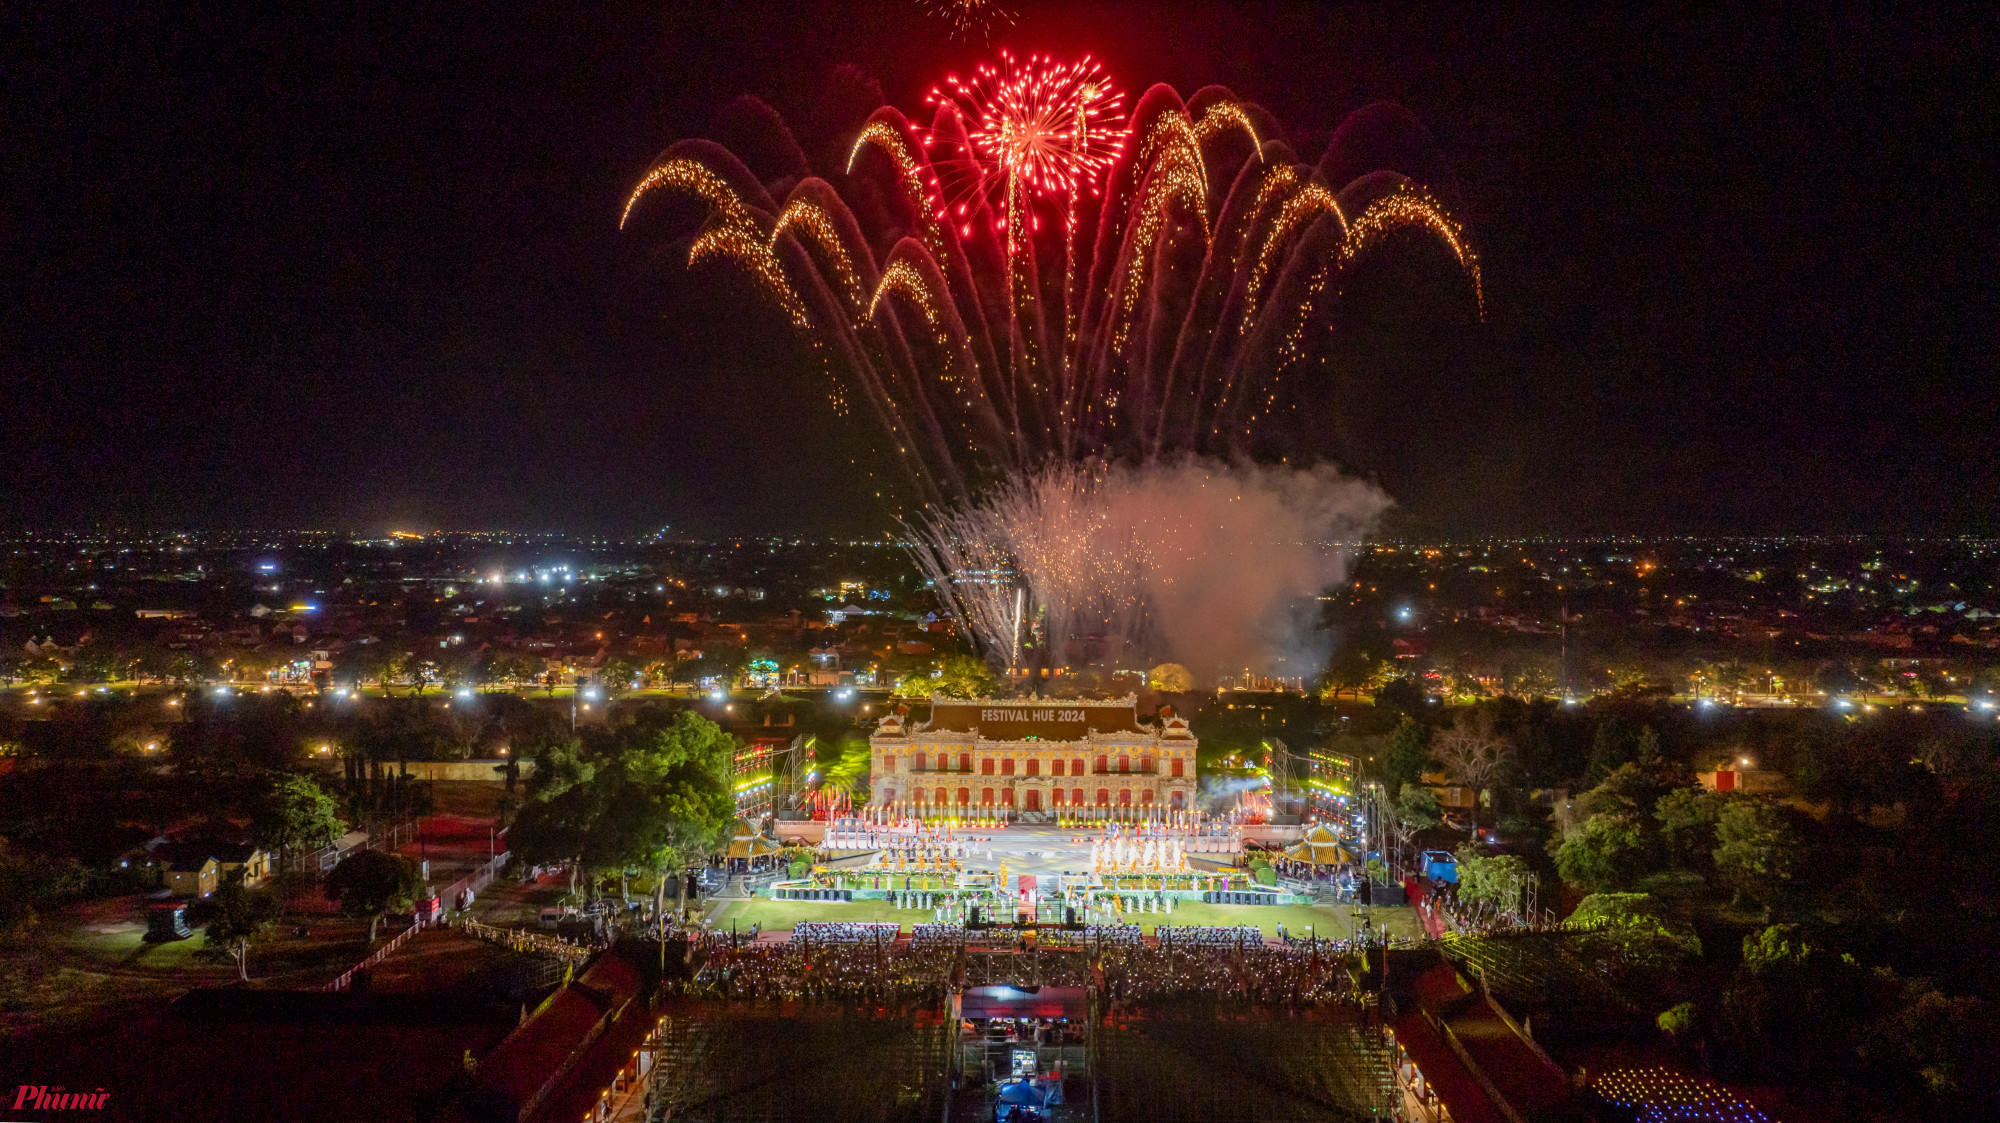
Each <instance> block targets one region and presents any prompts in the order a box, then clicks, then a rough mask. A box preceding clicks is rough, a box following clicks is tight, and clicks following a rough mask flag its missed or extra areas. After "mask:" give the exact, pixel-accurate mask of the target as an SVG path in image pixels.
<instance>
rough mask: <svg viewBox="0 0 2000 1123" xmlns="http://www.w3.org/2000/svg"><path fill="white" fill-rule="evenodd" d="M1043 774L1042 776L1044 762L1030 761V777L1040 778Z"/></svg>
mask: <svg viewBox="0 0 2000 1123" xmlns="http://www.w3.org/2000/svg"><path fill="white" fill-rule="evenodd" d="M1041 774H1042V762H1041V761H1039V760H1030V761H1028V775H1030V776H1040V775H1041Z"/></svg>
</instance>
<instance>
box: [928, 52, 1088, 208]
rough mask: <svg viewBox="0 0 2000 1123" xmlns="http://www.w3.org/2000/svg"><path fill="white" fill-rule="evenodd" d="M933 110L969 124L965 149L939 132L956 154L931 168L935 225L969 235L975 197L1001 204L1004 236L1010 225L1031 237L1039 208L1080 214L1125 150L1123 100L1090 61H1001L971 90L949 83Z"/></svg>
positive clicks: (935, 93)
mask: <svg viewBox="0 0 2000 1123" xmlns="http://www.w3.org/2000/svg"><path fill="white" fill-rule="evenodd" d="M928 100H929V101H930V102H931V103H932V104H933V105H936V106H939V107H940V108H943V107H947V106H949V107H952V108H954V109H955V110H956V111H957V113H958V116H959V119H960V120H961V121H962V122H963V124H964V138H963V139H960V138H958V137H948V136H940V135H939V134H937V133H935V132H934V133H933V134H932V137H931V141H932V143H933V144H942V145H945V146H946V147H948V148H954V149H957V150H958V151H955V152H953V151H948V152H945V153H942V154H938V153H934V154H933V156H932V162H933V165H934V166H936V167H937V168H938V169H939V173H940V180H939V183H938V185H937V204H938V217H939V218H940V219H942V220H944V221H947V222H952V223H956V224H958V225H959V226H960V227H961V228H963V229H964V232H965V233H967V234H970V233H971V230H970V223H969V220H970V218H971V217H972V210H973V207H972V204H973V201H974V196H976V195H981V194H983V195H985V196H986V197H987V198H988V199H990V200H991V201H992V202H993V203H994V204H995V207H994V209H995V212H996V217H995V223H996V225H997V226H998V227H999V228H1000V229H1001V230H1003V231H1004V230H1006V229H1007V226H1008V223H1009V221H1010V220H1011V221H1013V222H1014V223H1015V224H1017V225H1019V224H1023V223H1025V224H1027V225H1028V226H1029V227H1030V229H1032V228H1033V227H1034V226H1035V225H1036V220H1035V217H1034V213H1033V205H1032V204H1033V203H1034V202H1035V201H1036V200H1044V201H1050V202H1053V203H1055V204H1056V205H1057V206H1059V207H1060V208H1062V209H1063V210H1064V211H1065V212H1066V213H1068V212H1071V211H1073V209H1074V206H1075V203H1076V200H1077V199H1079V198H1081V197H1084V196H1087V195H1094V194H1095V193H1096V191H1097V188H1098V185H1099V184H1100V183H1102V182H1103V179H1104V173H1105V171H1106V170H1107V169H1109V168H1110V167H1111V163H1112V161H1114V160H1115V159H1117V157H1118V154H1119V153H1120V152H1122V151H1123V150H1124V147H1125V134H1126V124H1125V121H1124V119H1123V118H1122V117H1121V115H1120V112H1119V110H1120V105H1121V103H1122V102H1123V100H1124V95H1123V94H1121V93H1119V92H1118V91H1117V90H1116V89H1114V88H1112V85H1111V79H1110V76H1109V75H1107V74H1105V72H1104V68H1103V67H1102V66H1101V65H1099V64H1098V63H1097V62H1096V61H1095V60H1092V59H1090V58H1084V59H1081V60H1079V61H1077V62H1071V63H1059V62H1057V61H1055V60H1054V59H1051V58H1048V57H1045V56H1040V55H1031V56H1029V57H1028V58H1027V59H1026V60H1025V61H1020V60H1016V59H1015V58H1014V57H1013V56H1012V55H1010V54H1007V53H1006V52H1004V51H1003V52H1001V55H1000V62H999V64H998V65H995V64H992V63H986V64H982V65H981V66H980V67H979V69H978V70H977V71H976V72H975V73H974V75H973V76H972V78H971V79H970V80H968V81H961V80H960V79H958V78H956V77H951V78H946V79H945V81H944V84H943V85H941V86H937V87H934V88H933V89H932V90H931V92H930V96H929V99H928ZM947 180H949V181H950V182H949V183H947V182H946V181H947Z"/></svg>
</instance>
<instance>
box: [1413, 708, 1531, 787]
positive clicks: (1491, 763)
mask: <svg viewBox="0 0 2000 1123" xmlns="http://www.w3.org/2000/svg"><path fill="white" fill-rule="evenodd" d="M1430 751H1431V757H1432V758H1433V759H1435V760H1436V761H1437V762H1438V764H1439V765H1440V766H1441V767H1443V768H1444V772H1445V775H1446V776H1447V777H1449V778H1450V779H1451V781H1452V782H1453V783H1458V784H1464V785H1465V786H1466V787H1469V788H1472V789H1474V790H1477V791H1485V790H1486V789H1488V788H1490V787H1492V786H1493V781H1494V780H1495V779H1496V778H1498V776H1499V775H1500V773H1501V770H1502V769H1504V768H1505V767H1506V766H1507V765H1509V764H1510V763H1512V762H1513V759H1514V746H1513V744H1512V743H1511V742H1509V741H1508V740H1507V739H1506V738H1504V737H1502V736H1500V735H1499V734H1497V733H1495V732H1494V731H1493V715H1492V714H1489V713H1483V712H1482V713H1481V714H1479V716H1478V717H1468V716H1465V715H1461V716H1460V717H1459V719H1458V720H1457V721H1455V722H1453V723H1452V724H1451V726H1450V727H1449V728H1447V729H1445V730H1444V731H1443V732H1442V733H1440V734H1438V735H1437V736H1436V737H1435V738H1433V739H1432V740H1431V750H1430Z"/></svg>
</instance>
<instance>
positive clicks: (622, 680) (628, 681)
mask: <svg viewBox="0 0 2000 1123" xmlns="http://www.w3.org/2000/svg"><path fill="white" fill-rule="evenodd" d="M639 673H640V669H639V664H638V663H636V662H634V661H632V660H631V659H629V658H627V657H625V656H623V655H613V656H612V657H610V658H609V659H606V660H605V661H604V665H603V666H601V667H599V668H598V669H597V681H598V682H599V683H601V684H602V685H603V687H604V689H605V690H606V691H608V692H610V693H612V694H622V693H624V692H625V691H627V690H630V689H632V683H633V682H634V681H635V680H636V679H638V677H639Z"/></svg>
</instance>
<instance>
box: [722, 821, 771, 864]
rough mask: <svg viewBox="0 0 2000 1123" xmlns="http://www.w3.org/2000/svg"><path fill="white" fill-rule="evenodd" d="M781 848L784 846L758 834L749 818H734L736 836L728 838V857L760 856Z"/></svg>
mask: <svg viewBox="0 0 2000 1123" xmlns="http://www.w3.org/2000/svg"><path fill="white" fill-rule="evenodd" d="M783 849H784V847H782V846H779V845H778V844H777V843H775V842H772V841H771V840H770V839H768V838H765V837H764V836H763V835H761V834H759V833H758V832H757V827H756V825H755V824H753V823H752V822H751V821H750V820H748V819H738V820H736V837H734V838H732V839H730V840H729V856H730V857H732V858H761V857H763V856H764V855H766V854H776V853H777V852H778V851H780V850H783Z"/></svg>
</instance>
